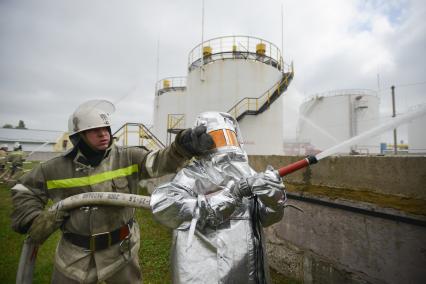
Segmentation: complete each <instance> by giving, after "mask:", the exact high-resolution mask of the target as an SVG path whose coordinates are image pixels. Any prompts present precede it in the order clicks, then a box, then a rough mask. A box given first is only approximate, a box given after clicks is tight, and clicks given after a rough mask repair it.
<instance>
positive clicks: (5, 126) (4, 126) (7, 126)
mask: <svg viewBox="0 0 426 284" xmlns="http://www.w3.org/2000/svg"><path fill="white" fill-rule="evenodd" d="M3 128H13V125H12V124H9V123H6V124H5V125H3Z"/></svg>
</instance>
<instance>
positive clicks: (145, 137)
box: [112, 122, 165, 150]
mask: <svg viewBox="0 0 426 284" xmlns="http://www.w3.org/2000/svg"><path fill="white" fill-rule="evenodd" d="M112 136H113V137H114V139H115V140H116V143H117V144H121V146H125V147H127V146H140V147H145V148H146V149H148V150H159V149H163V148H164V147H165V146H164V144H163V143H162V142H161V141H160V140H159V139H158V138H157V137H156V136H155V135H154V134H153V133H152V132H151V131H150V130H149V127H147V126H146V125H144V124H143V123H133V122H128V123H125V124H123V125H122V126H121V127H120V128H119V129H118V130H117V131H115V132H114V133H113V135H112Z"/></svg>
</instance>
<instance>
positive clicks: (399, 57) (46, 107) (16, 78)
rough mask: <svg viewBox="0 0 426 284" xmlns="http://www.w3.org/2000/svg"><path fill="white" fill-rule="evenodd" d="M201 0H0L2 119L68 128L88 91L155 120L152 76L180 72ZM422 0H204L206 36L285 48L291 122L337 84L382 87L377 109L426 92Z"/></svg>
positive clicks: (195, 36)
mask: <svg viewBox="0 0 426 284" xmlns="http://www.w3.org/2000/svg"><path fill="white" fill-rule="evenodd" d="M202 14H203V13H202V1H201V0H173V1H172V0H157V1H146V0H120V1H116V0H110V1H104V0H102V1H101V0H91V1H87V0H73V1H57V0H49V1H48V0H27V1H24V0H1V1H0V42H1V44H0V126H3V125H4V124H6V123H9V124H13V125H17V124H18V121H19V120H23V121H24V122H25V124H26V126H27V127H28V128H31V129H47V130H63V131H66V130H67V121H68V117H69V115H70V114H71V113H72V112H73V111H74V109H75V108H76V107H77V106H78V105H79V104H80V103H82V102H83V101H86V100H89V99H107V100H110V101H112V102H113V103H114V104H115V105H116V112H115V114H114V117H113V119H114V125H115V126H116V127H117V128H118V127H119V126H121V125H122V124H123V123H124V122H143V123H146V124H152V123H153V121H152V119H153V102H154V93H155V83H156V81H157V80H159V79H161V78H165V77H170V76H185V75H186V73H187V60H188V53H189V51H190V50H191V49H192V48H193V47H195V46H196V45H198V44H199V43H200V42H201V38H202V25H201V23H202ZM425 18H426V2H425V1H423V0H400V1H397V0H388V1H385V0H383V1H381V0H372V1H367V0H364V1H362V0H345V1H341V0H299V1H295V0H292V1H291V0H264V1H254V0H215V1H213V0H205V1H204V32H203V34H204V39H209V38H214V37H220V36H229V35H249V36H253V37H259V38H263V39H265V40H268V41H270V42H272V43H274V44H276V45H277V46H279V47H281V45H282V49H283V54H284V60H285V61H286V62H293V63H294V67H295V77H294V80H293V82H292V83H291V88H290V90H289V92H288V94H287V95H285V99H284V105H285V106H284V110H283V111H284V117H285V121H286V122H285V132H286V133H288V137H292V135H294V133H295V131H296V124H297V114H298V107H299V105H300V104H301V102H302V101H303V100H304V99H305V98H306V97H307V96H310V95H314V94H317V93H322V92H327V91H330V90H336V89H373V90H378V91H379V95H380V98H381V110H380V115H381V116H383V117H387V116H390V115H391V113H392V109H391V97H390V86H391V85H395V86H396V106H397V112H398V113H403V112H405V111H407V110H408V109H409V108H410V107H412V106H415V105H417V104H422V103H426V92H425V91H426V67H425V66H426V56H425V50H426V21H425Z"/></svg>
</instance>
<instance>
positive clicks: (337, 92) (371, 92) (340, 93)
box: [303, 89, 379, 103]
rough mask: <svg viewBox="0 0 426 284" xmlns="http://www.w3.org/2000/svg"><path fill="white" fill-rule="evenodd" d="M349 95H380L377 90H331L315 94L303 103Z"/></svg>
mask: <svg viewBox="0 0 426 284" xmlns="http://www.w3.org/2000/svg"><path fill="white" fill-rule="evenodd" d="M347 95H354V96H355V95H359V96H374V97H378V96H379V93H378V92H377V91H375V90H371V89H339V90H331V91H327V92H322V93H315V94H313V95H310V96H308V97H306V98H305V99H304V100H303V103H305V102H308V101H311V100H315V99H322V98H327V97H335V96H347Z"/></svg>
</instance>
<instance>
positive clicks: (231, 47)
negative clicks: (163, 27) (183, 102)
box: [188, 36, 289, 72]
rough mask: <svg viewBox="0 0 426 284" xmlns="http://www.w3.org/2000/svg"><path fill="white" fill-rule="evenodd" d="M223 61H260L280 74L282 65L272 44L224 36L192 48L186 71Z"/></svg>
mask: <svg viewBox="0 0 426 284" xmlns="http://www.w3.org/2000/svg"><path fill="white" fill-rule="evenodd" d="M224 59H248V60H256V61H261V62H263V63H265V64H268V65H271V66H273V67H275V68H277V69H278V70H280V71H282V72H288V70H285V69H286V67H287V68H288V67H289V66H288V65H284V61H283V57H282V54H281V51H280V49H279V48H278V47H277V46H276V45H275V44H273V43H271V42H269V41H267V40H264V39H261V38H257V37H250V36H224V37H217V38H213V39H210V40H206V41H204V42H203V43H200V44H199V45H197V46H196V47H194V48H193V49H192V50H191V51H190V52H189V56H188V69H189V70H190V71H191V70H193V69H195V68H198V67H201V66H202V65H205V64H209V63H211V62H214V61H217V60H224Z"/></svg>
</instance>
